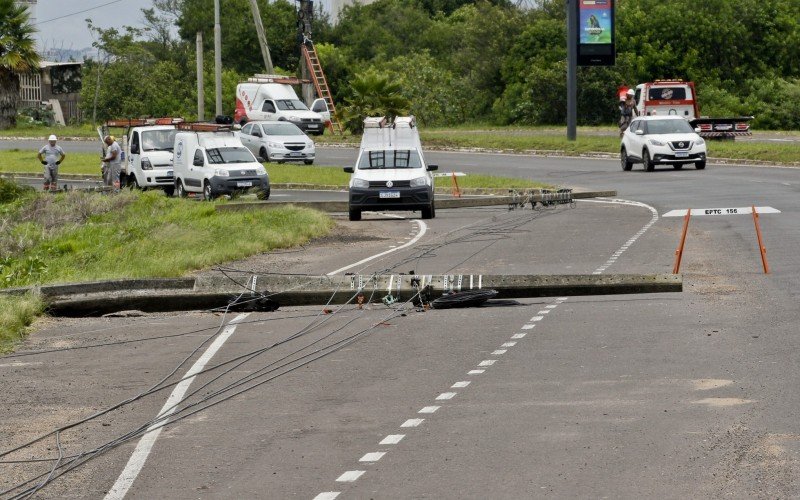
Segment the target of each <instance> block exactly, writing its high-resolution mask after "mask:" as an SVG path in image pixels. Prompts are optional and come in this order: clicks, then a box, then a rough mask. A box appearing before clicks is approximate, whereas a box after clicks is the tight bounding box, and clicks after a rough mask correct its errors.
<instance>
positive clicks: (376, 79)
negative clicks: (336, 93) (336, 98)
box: [342, 70, 411, 134]
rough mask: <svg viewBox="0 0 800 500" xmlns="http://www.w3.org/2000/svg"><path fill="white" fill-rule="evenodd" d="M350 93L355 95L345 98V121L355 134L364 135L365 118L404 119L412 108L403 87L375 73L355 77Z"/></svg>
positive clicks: (370, 71) (343, 115) (343, 114)
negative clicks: (400, 117) (396, 117)
mask: <svg viewBox="0 0 800 500" xmlns="http://www.w3.org/2000/svg"><path fill="white" fill-rule="evenodd" d="M350 89H351V94H352V95H351V96H350V97H347V98H345V106H344V109H343V113H342V118H343V119H342V121H343V122H344V126H345V128H347V129H348V130H350V132H352V133H353V134H360V133H361V132H363V131H364V118H366V117H368V116H386V117H387V118H391V117H395V116H403V115H404V114H406V113H408V108H409V107H410V105H411V102H410V101H409V100H408V99H406V98H405V97H403V95H402V94H401V93H400V92H401V90H402V89H401V87H400V85H398V84H397V83H396V82H392V81H390V80H389V76H387V75H384V74H381V73H378V72H376V71H374V70H368V71H366V72H364V73H361V74H358V75H356V77H355V78H354V79H353V80H352V81H351V82H350Z"/></svg>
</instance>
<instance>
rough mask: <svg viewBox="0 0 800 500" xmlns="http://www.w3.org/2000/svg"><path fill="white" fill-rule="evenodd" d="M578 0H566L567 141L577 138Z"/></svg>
mask: <svg viewBox="0 0 800 500" xmlns="http://www.w3.org/2000/svg"><path fill="white" fill-rule="evenodd" d="M577 1H578V0H567V140H570V141H574V140H575V139H576V138H577V135H578V132H577V128H578V127H577V125H578V60H577V59H578V36H577V35H578V33H577V31H578V30H577V28H578V20H577V19H576V17H577V15H578V9H577V4H576V2H577Z"/></svg>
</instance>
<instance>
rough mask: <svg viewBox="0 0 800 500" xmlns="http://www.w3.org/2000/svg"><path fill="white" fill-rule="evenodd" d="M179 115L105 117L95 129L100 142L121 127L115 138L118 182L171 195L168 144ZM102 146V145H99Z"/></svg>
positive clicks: (170, 151) (171, 184)
mask: <svg viewBox="0 0 800 500" xmlns="http://www.w3.org/2000/svg"><path fill="white" fill-rule="evenodd" d="M181 122H183V119H182V118H143V119H131V120H129V119H121V120H109V121H107V122H106V123H105V125H103V126H102V127H100V128H99V129H98V134H99V136H100V141H101V142H102V140H103V137H105V136H106V135H109V134H110V133H111V129H115V128H121V129H124V130H125V132H124V133H123V136H122V137H121V138H120V139H119V142H120V143H121V147H122V151H123V155H124V157H123V162H122V168H121V171H120V176H119V177H120V184H121V185H122V186H128V187H131V188H143V189H154V188H155V189H163V190H164V192H165V193H166V194H167V196H172V193H173V191H174V189H175V179H174V177H173V172H172V147H173V145H174V142H175V134H176V133H177V130H176V129H175V125H176V124H177V123H181ZM102 146H103V148H104V149H105V144H102Z"/></svg>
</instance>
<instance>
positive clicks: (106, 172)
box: [103, 135, 122, 193]
mask: <svg viewBox="0 0 800 500" xmlns="http://www.w3.org/2000/svg"><path fill="white" fill-rule="evenodd" d="M103 142H105V143H106V145H107V146H108V150H107V151H106V156H105V158H103V163H105V165H103V183H104V184H105V185H106V186H112V187H113V188H114V192H115V193H119V174H120V171H121V170H122V148H121V147H119V144H117V141H116V140H114V136H113V135H107V136H105V137H104V138H103Z"/></svg>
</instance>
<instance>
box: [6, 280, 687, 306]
mask: <svg viewBox="0 0 800 500" xmlns="http://www.w3.org/2000/svg"><path fill="white" fill-rule="evenodd" d="M235 279H236V280H237V281H238V282H235V281H233V280H232V279H230V278H226V277H224V276H214V277H198V278H178V279H142V280H117V281H102V282H93V283H79V284H71V285H70V284H68V285H49V286H41V287H33V288H17V289H8V290H4V291H3V293H15V294H21V293H25V292H29V291H33V292H34V293H38V294H40V295H41V296H42V297H43V299H44V301H45V302H46V303H47V306H48V311H49V312H50V313H51V314H53V315H62V316H96V315H102V314H107V313H111V312H118V311H124V310H139V311H147V312H164V311H186V310H197V309H211V308H220V307H221V308H224V307H225V306H226V305H228V304H229V303H231V302H232V301H234V300H235V299H237V298H239V299H240V301H244V302H247V301H248V300H250V299H256V298H259V297H269V298H270V299H271V300H272V301H274V302H276V303H277V304H278V305H280V306H297V305H324V304H328V303H331V304H344V303H348V302H351V303H357V302H358V299H357V296H358V295H361V296H363V299H362V300H363V301H364V302H381V301H382V300H383V299H384V298H385V297H387V296H391V297H392V302H394V301H400V302H404V301H407V300H411V299H413V298H414V297H415V296H416V295H417V294H418V293H420V291H424V293H426V294H427V298H428V299H430V300H433V299H435V298H438V297H441V296H442V294H444V293H449V292H457V291H461V290H478V289H492V290H497V292H498V295H497V298H498V299H504V298H506V299H507V298H525V297H552V296H575V295H609V294H630V293H661V292H680V291H682V289H683V279H682V277H681V275H677V274H608V275H581V274H578V275H573V274H568V275H516V276H515V275H478V274H472V275H471V274H456V275H452V274H451V275H409V274H400V275H398V274H395V275H381V276H369V275H344V276H296V275H291V276H282V275H267V276H260V275H240V276H237V277H235Z"/></svg>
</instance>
